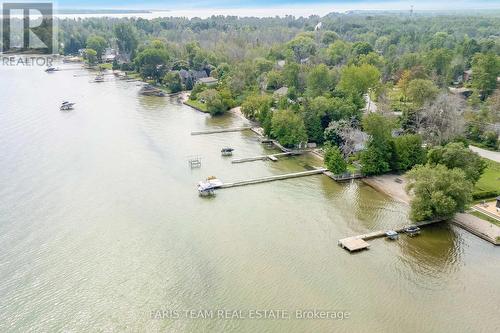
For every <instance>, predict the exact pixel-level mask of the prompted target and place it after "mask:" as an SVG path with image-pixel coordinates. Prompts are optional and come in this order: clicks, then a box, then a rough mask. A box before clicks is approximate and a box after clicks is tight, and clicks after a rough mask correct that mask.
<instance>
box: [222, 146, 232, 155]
mask: <svg viewBox="0 0 500 333" xmlns="http://www.w3.org/2000/svg"><path fill="white" fill-rule="evenodd" d="M233 151H234V148H229V147H225V148H222V149H221V151H220V152H221V154H222V156H231V155H233Z"/></svg>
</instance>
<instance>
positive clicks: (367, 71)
mask: <svg viewBox="0 0 500 333" xmlns="http://www.w3.org/2000/svg"><path fill="white" fill-rule="evenodd" d="M379 80H380V72H379V70H378V69H377V68H376V67H375V66H373V65H368V64H363V65H361V66H352V65H351V66H347V67H345V68H344V69H343V70H342V76H341V78H340V83H339V87H340V89H341V90H343V91H346V92H348V93H351V94H354V95H363V94H366V92H367V91H368V89H369V88H372V87H374V86H375V85H376V84H377V83H378V82H379Z"/></svg>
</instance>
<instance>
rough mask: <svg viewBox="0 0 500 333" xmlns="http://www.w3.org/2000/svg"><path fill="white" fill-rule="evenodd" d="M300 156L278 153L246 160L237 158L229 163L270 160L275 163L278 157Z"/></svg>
mask: <svg viewBox="0 0 500 333" xmlns="http://www.w3.org/2000/svg"><path fill="white" fill-rule="evenodd" d="M300 154H302V153H301V152H291V151H290V152H286V153H278V154H271V155H259V156H254V157H246V158H238V159H235V160H232V161H231V163H245V162H253V161H266V160H271V161H273V162H276V161H277V160H278V157H280V156H291V155H300Z"/></svg>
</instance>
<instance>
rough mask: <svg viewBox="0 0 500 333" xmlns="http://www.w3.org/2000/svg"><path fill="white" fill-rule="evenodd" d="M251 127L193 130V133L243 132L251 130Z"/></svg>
mask: <svg viewBox="0 0 500 333" xmlns="http://www.w3.org/2000/svg"><path fill="white" fill-rule="evenodd" d="M251 128H252V127H251V126H244V127H232V128H219V129H213V130H205V131H194V132H191V135H203V134H215V133H226V132H241V131H246V130H249V129H251Z"/></svg>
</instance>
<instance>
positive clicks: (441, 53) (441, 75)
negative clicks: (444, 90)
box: [426, 48, 452, 85]
mask: <svg viewBox="0 0 500 333" xmlns="http://www.w3.org/2000/svg"><path fill="white" fill-rule="evenodd" d="M451 60H452V53H451V51H450V50H446V49H442V48H441V49H433V50H431V51H430V52H429V53H428V54H427V56H426V61H427V67H428V68H429V69H430V70H432V71H434V73H435V74H436V76H437V77H438V81H439V83H440V85H443V84H445V83H446V82H447V81H448V74H449V69H450V64H451Z"/></svg>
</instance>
